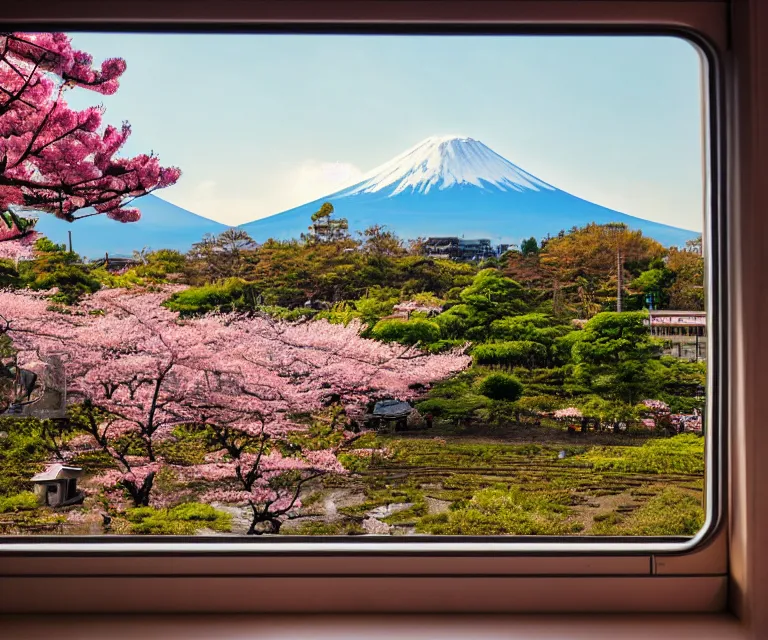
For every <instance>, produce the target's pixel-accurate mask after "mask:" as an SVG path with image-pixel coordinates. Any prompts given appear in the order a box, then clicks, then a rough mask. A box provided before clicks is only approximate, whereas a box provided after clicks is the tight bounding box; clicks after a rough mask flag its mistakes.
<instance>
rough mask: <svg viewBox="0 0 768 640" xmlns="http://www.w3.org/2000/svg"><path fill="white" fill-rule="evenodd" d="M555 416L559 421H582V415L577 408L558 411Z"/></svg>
mask: <svg viewBox="0 0 768 640" xmlns="http://www.w3.org/2000/svg"><path fill="white" fill-rule="evenodd" d="M554 416H555V418H556V419H557V420H575V419H579V420H580V419H581V418H582V417H583V416H582V413H581V411H580V410H579V409H577V408H576V407H568V408H566V409H558V410H557V411H555V413H554Z"/></svg>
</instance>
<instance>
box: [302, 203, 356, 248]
mask: <svg viewBox="0 0 768 640" xmlns="http://www.w3.org/2000/svg"><path fill="white" fill-rule="evenodd" d="M333 213H334V208H333V205H332V204H331V203H330V202H324V203H323V204H322V205H321V206H320V208H319V209H318V210H317V211H315V213H313V214H312V225H311V226H310V227H309V231H310V235H309V237H308V238H307V239H308V240H310V241H313V242H337V241H339V240H345V239H347V238H349V224H348V222H347V219H346V218H333V217H332V216H333Z"/></svg>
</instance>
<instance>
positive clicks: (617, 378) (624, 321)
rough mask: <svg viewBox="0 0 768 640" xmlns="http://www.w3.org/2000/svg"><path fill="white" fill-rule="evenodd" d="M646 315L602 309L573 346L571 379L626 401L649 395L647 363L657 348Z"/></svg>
mask: <svg viewBox="0 0 768 640" xmlns="http://www.w3.org/2000/svg"><path fill="white" fill-rule="evenodd" d="M646 317H647V314H646V313H644V312H626V313H614V312H605V313H599V314H598V315H596V316H595V317H594V318H592V319H591V320H590V321H589V322H587V324H586V325H585V327H584V330H583V331H581V332H580V335H579V337H578V340H577V341H576V342H575V343H574V345H573V349H572V355H573V360H574V362H575V363H576V367H575V368H574V370H573V378H574V382H575V383H576V384H577V385H580V386H582V387H583V388H584V389H585V390H587V391H591V392H593V393H596V394H598V395H600V396H602V397H604V398H610V399H617V400H621V401H623V402H626V403H628V404H634V403H636V402H638V401H640V400H642V399H643V398H641V397H640V396H644V397H648V396H649V395H650V394H651V393H652V392H653V391H654V390H655V387H654V384H655V381H654V380H653V376H652V375H651V367H650V366H649V363H650V361H651V360H653V359H658V357H659V352H660V349H659V345H658V343H657V341H655V340H654V339H653V338H651V336H650V332H649V330H648V327H647V326H646V325H645V323H644V319H645V318H646Z"/></svg>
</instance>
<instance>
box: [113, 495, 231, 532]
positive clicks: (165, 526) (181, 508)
mask: <svg viewBox="0 0 768 640" xmlns="http://www.w3.org/2000/svg"><path fill="white" fill-rule="evenodd" d="M125 515H126V518H127V519H128V521H129V522H130V523H131V525H132V526H131V530H132V532H133V533H137V534H143V535H173V536H184V535H192V534H194V533H195V532H196V531H197V530H198V529H202V528H206V529H213V530H214V531H229V530H230V529H231V527H232V516H231V515H230V514H228V513H225V512H223V511H217V510H216V509H214V508H213V507H212V506H211V505H208V504H200V503H197V502H188V503H184V504H180V505H177V506H175V507H173V508H171V509H155V508H154V507H137V508H134V509H128V511H126V514H125Z"/></svg>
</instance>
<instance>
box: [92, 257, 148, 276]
mask: <svg viewBox="0 0 768 640" xmlns="http://www.w3.org/2000/svg"><path fill="white" fill-rule="evenodd" d="M138 264H139V261H138V260H136V259H135V258H128V257H126V256H112V257H110V255H109V254H108V253H105V254H104V257H103V258H98V259H97V260H93V261H92V262H91V265H93V266H94V267H97V268H98V267H104V268H105V269H106V270H107V271H109V272H110V273H112V272H116V271H122V270H123V269H130V268H131V267H136V266H138Z"/></svg>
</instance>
